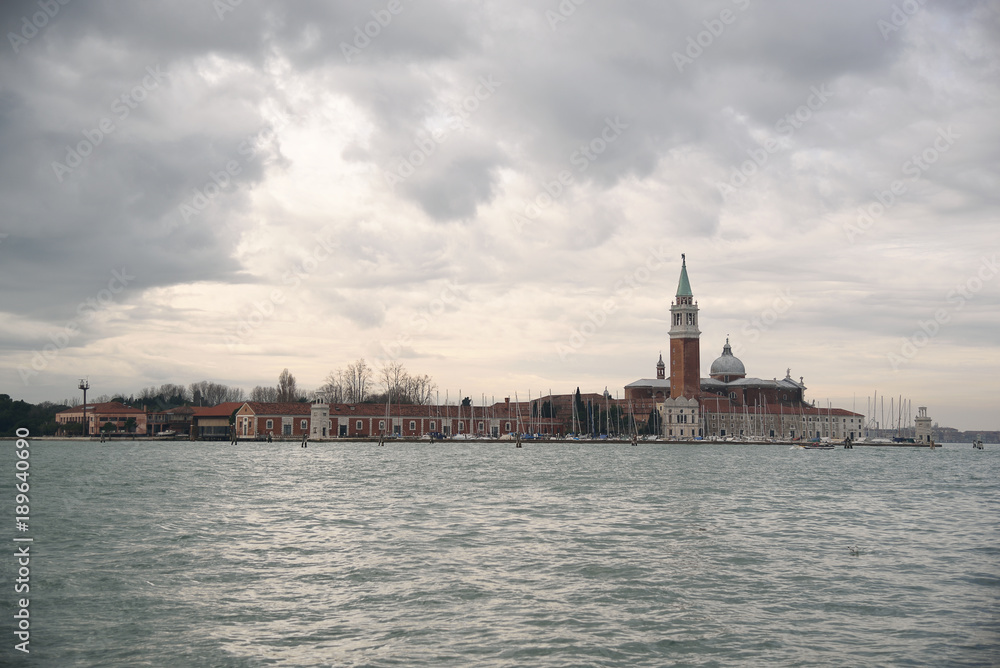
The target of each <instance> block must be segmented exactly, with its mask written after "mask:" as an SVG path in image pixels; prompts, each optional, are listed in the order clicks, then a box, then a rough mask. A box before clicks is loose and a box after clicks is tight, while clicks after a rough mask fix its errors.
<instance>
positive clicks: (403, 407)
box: [309, 399, 563, 439]
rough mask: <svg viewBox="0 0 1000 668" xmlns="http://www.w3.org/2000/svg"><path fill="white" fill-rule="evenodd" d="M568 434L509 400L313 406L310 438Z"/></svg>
mask: <svg viewBox="0 0 1000 668" xmlns="http://www.w3.org/2000/svg"><path fill="white" fill-rule="evenodd" d="M517 433H522V434H523V433H538V434H542V435H545V436H559V435H562V434H563V430H562V424H561V422H560V421H559V420H557V419H548V418H537V417H536V418H530V417H529V406H528V404H527V403H520V404H519V403H517V402H511V401H510V400H509V399H507V400H505V401H504V402H502V403H496V404H494V405H493V406H471V405H470V406H440V405H419V404H390V405H388V406H386V405H385V404H331V403H327V402H326V401H323V400H317V401H315V402H313V403H312V405H311V409H310V428H309V436H310V438H314V439H322V438H357V437H374V436H382V435H385V436H395V437H399V438H423V437H425V436H433V437H437V438H449V437H453V436H458V435H465V436H483V437H489V438H498V437H500V436H506V435H509V434H517Z"/></svg>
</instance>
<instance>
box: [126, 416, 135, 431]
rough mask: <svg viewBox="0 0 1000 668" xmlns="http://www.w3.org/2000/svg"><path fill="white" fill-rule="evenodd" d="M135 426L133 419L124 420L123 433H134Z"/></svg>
mask: <svg viewBox="0 0 1000 668" xmlns="http://www.w3.org/2000/svg"><path fill="white" fill-rule="evenodd" d="M135 426H136V422H135V418H134V417H130V418H129V419H127V420H125V431H126V432H127V433H129V434H134V433H135Z"/></svg>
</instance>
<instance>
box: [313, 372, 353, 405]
mask: <svg viewBox="0 0 1000 668" xmlns="http://www.w3.org/2000/svg"><path fill="white" fill-rule="evenodd" d="M344 385H345V383H344V372H343V371H341V370H340V369H335V370H334V371H331V372H330V373H329V374H328V375H327V377H326V382H325V383H323V385H321V386H320V388H319V389H318V390H316V396H317V397H322V398H323V399H325V400H326V401H329V402H330V403H334V404H341V403H344V402H345V401H346V399H345V398H344V397H345V396H346V394H347V393H346V391H345V389H344Z"/></svg>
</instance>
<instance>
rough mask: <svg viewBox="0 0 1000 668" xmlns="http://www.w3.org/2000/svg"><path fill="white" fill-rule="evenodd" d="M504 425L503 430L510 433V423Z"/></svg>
mask: <svg viewBox="0 0 1000 668" xmlns="http://www.w3.org/2000/svg"><path fill="white" fill-rule="evenodd" d="M504 424H505V426H504V429H506V430H507V431H510V422H506V423H504Z"/></svg>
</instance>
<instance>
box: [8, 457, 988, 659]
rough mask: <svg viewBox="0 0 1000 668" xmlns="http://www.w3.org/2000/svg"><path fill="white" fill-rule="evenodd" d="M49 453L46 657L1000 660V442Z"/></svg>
mask: <svg viewBox="0 0 1000 668" xmlns="http://www.w3.org/2000/svg"><path fill="white" fill-rule="evenodd" d="M5 446H7V447H5V448H4V455H3V458H2V462H3V463H2V466H3V469H2V476H0V479H2V486H0V487H2V493H3V505H2V508H3V511H4V513H5V516H6V517H7V518H8V519H7V520H6V521H7V522H9V526H11V529H9V530H8V531H7V532H6V533H7V535H8V537H9V538H8V541H9V540H10V538H12V537H14V536H16V535H18V534H17V532H16V531H14V529H13V522H14V507H13V496H14V491H13V489H12V487H13V482H15V481H14V462H15V460H14V457H13V444H12V443H11V442H9V441H8V442H5ZM31 452H32V454H31V469H30V470H31V478H30V481H31V495H30V496H31V506H32V507H31V529H30V536H32V537H33V538H34V542H33V543H32V548H31V550H32V562H31V568H32V574H31V578H32V581H31V620H32V626H31V632H32V635H31V650H32V651H31V655H30V659H31V664H32V665H50V666H92V665H93V666H96V665H101V666H330V665H335V666H341V665H351V666H353V665H357V666H471V665H475V666H522V665H524V666H577V665H583V666H586V665H593V666H663V665H675V664H680V665H741V664H752V665H788V666H794V665H802V666H806V665H808V666H815V665H824V666H848V665H850V666H860V665H868V666H870V665H887V666H888V665H928V666H944V665H952V666H959V665H970V666H971V665H997V664H1000V621H998V619H997V611H998V607H1000V606H998V603H1000V542H998V538H1000V530H998V526H1000V494H998V492H1000V475H998V473H1000V465H998V462H1000V446H987V450H985V451H973V450H972V449H971V446H969V445H954V446H947V447H944V448H941V449H938V450H933V451H930V450H926V449H904V448H900V449H896V448H892V449H890V448H861V447H858V448H855V449H854V450H832V451H803V450H799V449H795V450H791V449H789V448H788V446H778V445H773V446H746V445H732V444H726V445H723V444H718V445H715V444H705V445H684V446H682V445H666V444H663V445H660V444H642V445H640V446H639V447H630V446H628V445H611V444H606V445H582V444H530V443H529V444H526V446H525V447H524V448H522V449H515V448H514V447H513V446H512V445H510V444H499V445H498V444H476V443H461V444H434V445H429V444H415V443H393V444H389V445H387V446H386V447H378V446H377V445H375V444H359V443H351V444H319V443H316V444H311V445H310V447H309V448H307V449H302V448H300V447H299V446H298V445H297V444H270V445H268V444H256V443H243V444H240V445H238V446H230V445H228V444H225V443H222V444H206V443H146V442H144V443H130V442H116V443H111V444H98V443H88V444H79V443H74V444H70V443H65V442H58V441H32V445H31ZM8 545H11V546H13V545H14V543H11V542H8ZM851 548H856V549H855V550H852V549H851ZM12 553H13V548H11V549H10V550H9V553H8V555H10V554H12ZM0 568H2V573H3V575H4V582H5V585H4V587H3V591H4V592H5V594H4V595H3V596H2V597H0V605H2V609H3V610H5V611H7V613H6V614H5V617H6V619H8V620H10V619H11V615H10V613H11V611H12V610H13V609H14V604H15V601H16V598H17V597H16V595H15V594H14V593H13V592H12V587H11V586H10V583H11V581H12V579H13V578H14V577H15V570H16V565H15V563H14V559H13V558H12V557H11V556H7V557H3V558H2V564H0ZM4 628H6V629H8V632H7V633H5V634H4V636H5V637H6V638H7V640H5V641H4V643H5V646H4V647H3V648H2V651H0V663H6V664H7V665H11V664H13V662H14V661H15V660H16V661H19V662H23V661H22V660H23V659H24V657H23V656H21V655H20V654H19V653H16V652H14V651H13V650H12V646H13V644H14V641H13V640H11V638H12V637H13V635H12V633H11V631H12V630H13V625H12V624H10V623H9V622H8V623H5V624H4Z"/></svg>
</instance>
